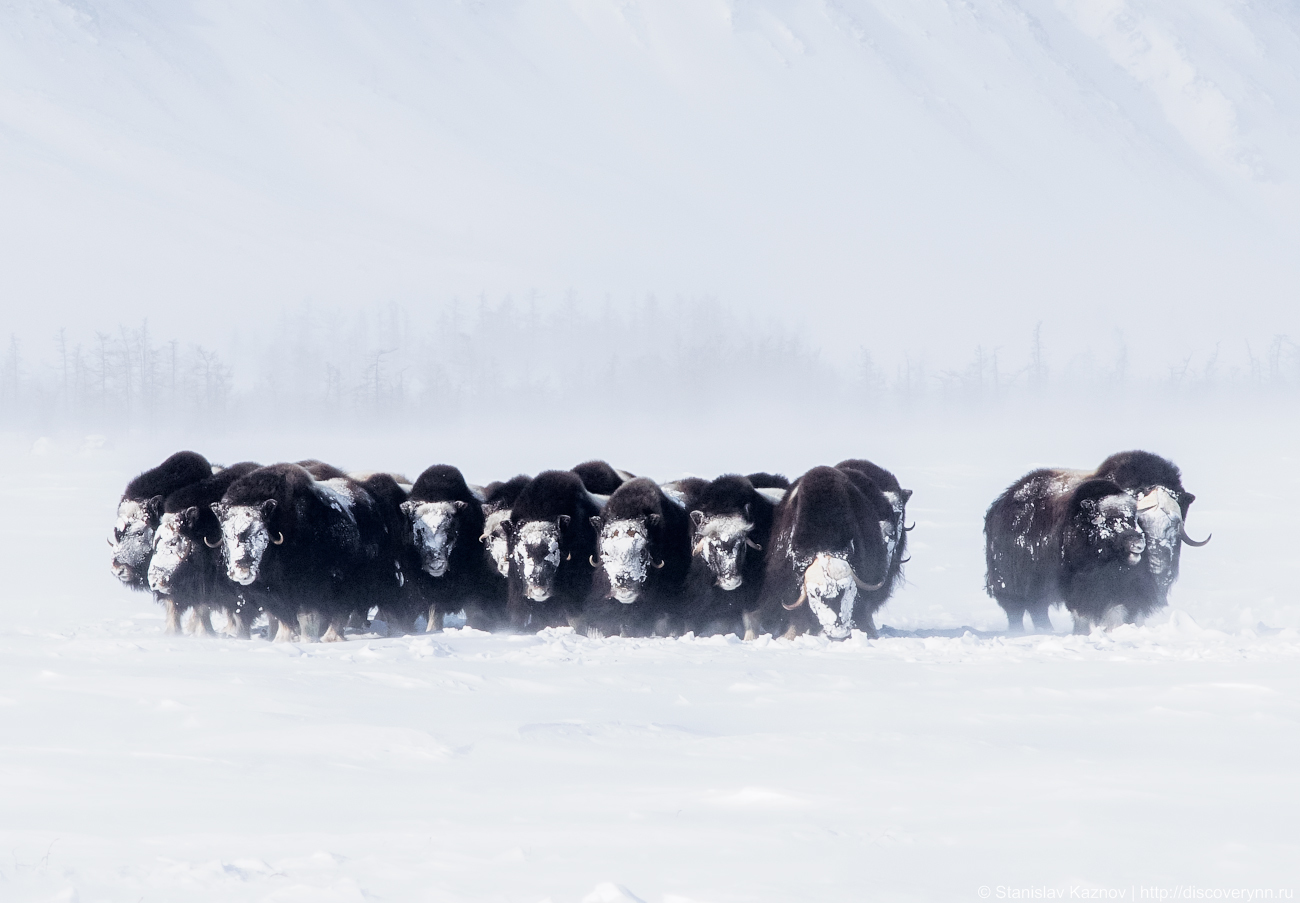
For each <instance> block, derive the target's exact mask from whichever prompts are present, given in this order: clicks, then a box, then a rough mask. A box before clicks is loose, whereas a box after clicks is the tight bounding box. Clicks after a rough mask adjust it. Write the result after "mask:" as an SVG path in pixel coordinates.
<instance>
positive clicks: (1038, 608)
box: [1029, 605, 1052, 633]
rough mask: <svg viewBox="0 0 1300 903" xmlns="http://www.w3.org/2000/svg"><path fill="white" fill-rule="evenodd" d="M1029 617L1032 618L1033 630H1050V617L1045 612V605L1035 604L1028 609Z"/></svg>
mask: <svg viewBox="0 0 1300 903" xmlns="http://www.w3.org/2000/svg"><path fill="white" fill-rule="evenodd" d="M1029 617H1030V618H1032V619H1033V622H1034V629H1035V630H1041V631H1043V632H1044V633H1051V632H1052V619H1051V617H1050V616H1049V615H1048V613H1047V606H1046V605H1035V606H1034V607H1033V608H1031V609H1029Z"/></svg>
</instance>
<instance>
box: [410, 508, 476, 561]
mask: <svg viewBox="0 0 1300 903" xmlns="http://www.w3.org/2000/svg"><path fill="white" fill-rule="evenodd" d="M401 507H402V512H403V513H404V514H405V515H406V517H407V520H408V521H410V523H411V531H412V533H413V534H414V536H415V548H416V550H417V551H418V552H419V554H420V567H421V568H422V569H423V570H424V572H425V573H426V574H428V575H429V576H431V577H441V576H443V575H444V574H446V573H447V570H448V568H450V567H451V553H452V550H453V549H454V548H455V547H456V540H457V539H458V538H459V525H458V523H457V518H456V515H457V514H459V513H460V512H461V511H462V510H463V509H464V508H465V503H464V502H462V501H453V502H418V501H409V502H402V506H401Z"/></svg>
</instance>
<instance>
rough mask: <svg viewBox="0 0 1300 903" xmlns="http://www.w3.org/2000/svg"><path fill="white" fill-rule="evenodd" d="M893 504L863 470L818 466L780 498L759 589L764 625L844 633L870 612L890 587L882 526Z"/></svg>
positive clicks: (784, 630)
mask: <svg viewBox="0 0 1300 903" xmlns="http://www.w3.org/2000/svg"><path fill="white" fill-rule="evenodd" d="M892 514H893V509H892V507H891V506H890V504H889V501H888V499H886V498H885V495H884V493H883V492H882V491H881V490H880V488H879V487H878V486H876V485H875V483H874V481H872V480H871V478H870V477H868V476H866V475H865V474H862V473H861V472H859V471H842V470H839V469H838V468H834V467H814V468H813V469H812V470H810V471H808V472H807V473H806V474H804V475H803V476H802V477H800V478H799V479H798V480H797V481H795V483H794V486H793V487H792V488H791V489H790V491H789V492H788V493H787V494H786V496H785V498H783V499H782V500H781V503H780V505H778V506H777V510H776V515H775V520H774V523H773V526H772V539H771V544H770V549H769V550H768V554H767V566H766V573H765V574H764V576H763V588H762V591H761V593H760V596H759V599H760V602H759V608H760V618H761V623H762V626H763V628H764V629H765V630H768V631H770V632H771V633H773V634H774V635H779V634H784V635H785V636H787V637H794V636H797V635H798V634H800V633H805V632H810V633H821V634H824V635H825V636H827V637H829V638H831V639H835V640H842V639H845V638H846V637H848V636H849V634H850V633H851V632H852V630H853V628H854V627H859V628H861V629H862V630H864V631H865V632H866V633H867V634H868V635H869V636H872V637H875V636H876V629H875V624H874V622H873V620H872V618H873V616H874V614H875V612H876V610H877V609H879V608H880V606H881V605H883V604H884V603H885V600H886V599H887V598H888V592H889V589H890V587H891V582H890V581H891V578H890V572H891V556H890V546H889V543H888V541H887V539H886V536H885V535H884V534H883V531H882V530H881V526H880V525H881V523H882V522H884V521H888V520H889V519H890V518H891V517H892Z"/></svg>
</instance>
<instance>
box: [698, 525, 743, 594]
mask: <svg viewBox="0 0 1300 903" xmlns="http://www.w3.org/2000/svg"><path fill="white" fill-rule="evenodd" d="M753 529H754V525H753V524H752V523H750V522H749V521H747V520H745V518H743V517H741V516H740V515H739V514H727V515H719V516H715V517H710V518H708V519H707V520H705V521H704V522H702V523H701V524H700V528H699V530H698V532H697V534H696V535H697V537H698V538H697V539H696V541H695V545H696V548H697V549H699V552H698V553H697V554H699V555H700V557H702V558H703V559H704V563H705V564H707V565H708V566H709V570H711V571H713V575H714V576H715V577H716V578H717V583H718V586H719V587H720V588H721V589H724V590H727V591H731V590H734V589H739V588H740V585H741V583H743V582H744V578H743V577H742V576H741V573H740V559H741V553H742V550H743V549H744V548H745V540H746V539H748V538H749V531H750V530H753Z"/></svg>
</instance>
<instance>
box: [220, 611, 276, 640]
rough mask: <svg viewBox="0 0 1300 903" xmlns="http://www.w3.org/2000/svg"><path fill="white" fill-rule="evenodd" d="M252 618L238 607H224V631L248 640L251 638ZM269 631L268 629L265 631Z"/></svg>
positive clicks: (239, 638)
mask: <svg viewBox="0 0 1300 903" xmlns="http://www.w3.org/2000/svg"><path fill="white" fill-rule="evenodd" d="M250 620H252V619H251V618H249V617H248V615H247V614H246V613H245V612H243V611H240V610H239V609H238V608H228V609H226V633H228V634H230V635H231V636H233V637H234V638H235V639H237V640H249V639H252V638H253V631H252V629H251V628H252V624H250V623H249V621H250ZM267 632H268V633H270V631H269V630H268V631H267Z"/></svg>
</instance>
